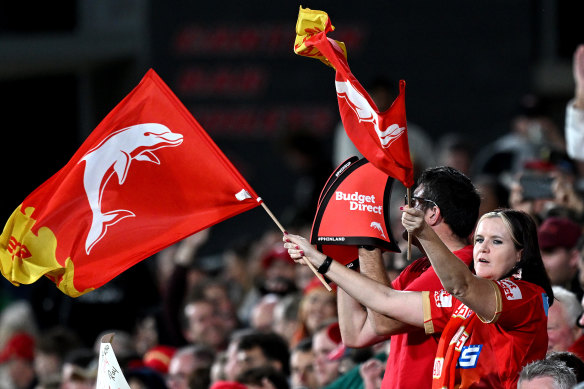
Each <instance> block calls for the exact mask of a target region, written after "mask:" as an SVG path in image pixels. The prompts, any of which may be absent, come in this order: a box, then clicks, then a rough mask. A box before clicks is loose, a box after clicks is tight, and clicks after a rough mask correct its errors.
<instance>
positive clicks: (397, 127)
mask: <svg viewBox="0 0 584 389" xmlns="http://www.w3.org/2000/svg"><path fill="white" fill-rule="evenodd" d="M333 30H334V27H333V26H332V24H331V22H330V19H329V17H328V15H327V14H326V13H325V12H322V11H314V10H310V9H304V8H302V7H300V12H299V14H298V21H297V23H296V40H295V44H294V51H295V53H296V54H299V55H302V56H307V57H314V58H318V59H320V60H321V61H323V62H324V63H327V64H330V65H331V66H332V67H333V68H334V69H335V70H336V76H335V88H336V91H337V99H338V103H339V111H340V114H341V119H342V121H343V126H344V127H345V131H346V132H347V135H348V136H349V139H351V141H352V142H353V144H354V145H355V146H356V147H357V149H358V150H359V151H360V152H361V154H363V156H364V157H365V158H366V159H367V160H368V161H369V162H371V163H372V164H373V165H374V166H375V167H377V168H378V169H380V170H382V171H383V172H385V173H386V174H387V175H389V176H391V177H394V178H396V179H398V180H399V181H401V183H402V184H403V185H404V186H406V187H408V188H409V187H411V186H412V185H413V184H414V169H413V166H412V159H411V157H410V148H409V144H408V134H407V124H406V106H405V87H406V83H405V81H404V80H400V82H399V95H398V97H397V98H396V99H395V101H394V102H393V104H392V105H391V107H390V108H389V109H388V110H387V111H385V112H379V110H378V109H377V106H376V105H375V103H374V102H373V100H372V99H371V97H370V96H369V94H368V93H367V92H366V91H365V89H364V88H363V87H362V86H361V84H360V83H359V81H357V79H356V78H355V76H354V75H353V74H352V73H351V69H350V68H349V64H348V62H347V51H346V49H345V46H344V44H342V43H341V42H338V41H335V40H333V39H331V38H328V37H327V33H329V32H331V31H333ZM323 58H324V59H325V60H323Z"/></svg>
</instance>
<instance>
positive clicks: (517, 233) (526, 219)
mask: <svg viewBox="0 0 584 389" xmlns="http://www.w3.org/2000/svg"><path fill="white" fill-rule="evenodd" d="M493 217H498V218H500V219H501V220H502V221H503V224H504V225H505V227H507V229H508V230H509V233H510V234H511V239H512V240H513V243H514V244H515V248H516V249H517V250H522V252H521V259H520V260H519V262H518V263H517V265H515V267H514V268H513V269H511V271H510V272H509V273H508V274H506V275H505V277H503V278H506V277H510V276H512V275H513V274H515V273H517V272H518V271H521V279H522V280H524V281H527V282H531V283H533V284H536V285H539V286H541V287H542V289H543V290H545V292H546V294H547V296H548V303H549V305H550V306H551V305H552V304H553V300H554V292H553V290H552V285H551V282H550V279H549V277H548V275H547V272H546V270H545V267H544V265H543V260H542V259H541V253H540V251H539V242H538V240H537V226H536V224H535V220H533V218H532V217H531V216H529V215H528V214H527V213H525V212H523V211H517V210H515V209H505V208H500V209H496V210H494V211H493V212H488V213H485V214H484V215H483V216H482V217H481V218H480V220H479V223H480V222H481V221H482V220H483V219H487V218H493Z"/></svg>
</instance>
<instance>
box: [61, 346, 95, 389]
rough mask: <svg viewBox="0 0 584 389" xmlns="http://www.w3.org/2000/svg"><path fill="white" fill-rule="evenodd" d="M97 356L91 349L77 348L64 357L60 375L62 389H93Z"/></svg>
mask: <svg viewBox="0 0 584 389" xmlns="http://www.w3.org/2000/svg"><path fill="white" fill-rule="evenodd" d="M97 365H98V354H96V352H95V351H94V350H92V349H88V348H77V349H75V350H73V351H71V352H70V353H68V354H67V356H66V357H65V362H64V363H63V372H62V374H61V377H62V378H61V379H62V380H61V388H62V389H71V388H75V389H94V388H95V380H96V379H97Z"/></svg>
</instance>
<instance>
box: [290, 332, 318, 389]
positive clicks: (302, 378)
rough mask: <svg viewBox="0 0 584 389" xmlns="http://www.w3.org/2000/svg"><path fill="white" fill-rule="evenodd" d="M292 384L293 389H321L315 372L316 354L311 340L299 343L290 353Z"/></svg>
mask: <svg viewBox="0 0 584 389" xmlns="http://www.w3.org/2000/svg"><path fill="white" fill-rule="evenodd" d="M290 383H291V386H292V389H317V388H318V387H319V385H318V382H317V380H316V375H315V372H314V353H313V352H312V340H311V339H310V338H306V339H303V340H301V341H300V342H298V344H297V345H296V347H294V349H292V352H291V353H290Z"/></svg>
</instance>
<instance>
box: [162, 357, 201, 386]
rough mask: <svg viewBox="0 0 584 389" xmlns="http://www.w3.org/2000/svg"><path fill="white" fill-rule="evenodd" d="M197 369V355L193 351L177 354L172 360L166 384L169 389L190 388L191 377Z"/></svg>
mask: <svg viewBox="0 0 584 389" xmlns="http://www.w3.org/2000/svg"><path fill="white" fill-rule="evenodd" d="M194 370H195V357H194V356H193V355H192V354H191V353H186V354H177V355H176V356H174V357H173V358H172V359H171V360H170V364H169V365H168V375H167V376H166V385H167V386H168V388H169V389H188V388H189V377H190V375H191V374H192V373H193V371H194Z"/></svg>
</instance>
